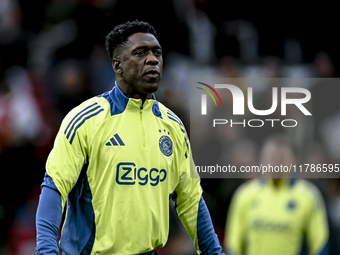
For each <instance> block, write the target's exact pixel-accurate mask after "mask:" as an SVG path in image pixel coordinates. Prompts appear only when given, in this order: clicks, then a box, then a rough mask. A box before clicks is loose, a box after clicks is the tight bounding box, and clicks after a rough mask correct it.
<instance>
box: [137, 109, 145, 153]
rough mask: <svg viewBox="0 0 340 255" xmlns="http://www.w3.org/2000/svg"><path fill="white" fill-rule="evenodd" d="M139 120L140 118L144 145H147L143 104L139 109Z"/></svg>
mask: <svg viewBox="0 0 340 255" xmlns="http://www.w3.org/2000/svg"><path fill="white" fill-rule="evenodd" d="M139 120H140V127H141V132H142V146H143V147H146V144H145V132H144V125H143V106H141V107H140V109H139Z"/></svg>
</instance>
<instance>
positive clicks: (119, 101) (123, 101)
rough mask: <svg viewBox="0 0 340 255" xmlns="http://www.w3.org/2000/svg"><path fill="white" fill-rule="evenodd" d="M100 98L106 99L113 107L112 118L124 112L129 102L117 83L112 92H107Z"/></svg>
mask: <svg viewBox="0 0 340 255" xmlns="http://www.w3.org/2000/svg"><path fill="white" fill-rule="evenodd" d="M100 97H104V98H105V99H106V100H107V101H108V102H109V104H110V107H111V116H112V115H116V114H120V113H122V112H124V111H125V108H126V105H127V104H128V102H129V98H128V97H127V96H125V95H124V93H123V91H121V89H120V88H119V87H118V85H117V83H116V86H114V87H113V89H112V90H111V91H108V92H105V93H104V94H102V95H100Z"/></svg>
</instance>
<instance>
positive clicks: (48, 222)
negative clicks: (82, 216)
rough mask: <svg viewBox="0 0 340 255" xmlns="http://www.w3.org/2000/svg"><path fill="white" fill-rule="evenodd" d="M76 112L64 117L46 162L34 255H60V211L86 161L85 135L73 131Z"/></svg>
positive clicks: (37, 217)
mask: <svg viewBox="0 0 340 255" xmlns="http://www.w3.org/2000/svg"><path fill="white" fill-rule="evenodd" d="M76 111H77V108H76V109H75V110H74V111H71V112H70V113H69V114H68V115H67V116H66V117H65V119H64V121H63V123H62V124H61V127H60V130H59V132H58V134H57V136H56V139H55V142H54V146H53V149H52V151H51V152H50V154H49V157H48V159H47V163H46V173H45V178H44V182H43V184H42V191H41V195H40V200H39V205H38V209H37V213H36V231H37V247H36V252H37V254H59V248H58V236H59V227H60V223H61V218H62V212H63V210H64V206H65V203H66V200H67V197H68V194H69V192H70V191H71V189H72V188H73V186H74V185H75V183H76V182H77V180H78V177H79V174H80V171H81V169H82V167H83V165H84V163H85V161H86V156H85V155H86V147H85V146H84V145H85V144H86V143H85V142H84V134H81V131H82V130H80V129H78V130H76V129H75V128H76V127H77V126H76V125H77V123H76V117H75V116H77V115H76V113H75V112H76ZM74 123H75V124H74Z"/></svg>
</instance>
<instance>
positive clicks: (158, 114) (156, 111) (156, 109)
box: [152, 97, 162, 119]
mask: <svg viewBox="0 0 340 255" xmlns="http://www.w3.org/2000/svg"><path fill="white" fill-rule="evenodd" d="M154 99H155V100H156V98H155V97H154ZM152 112H153V114H154V115H155V116H156V117H158V118H161V119H162V113H161V111H160V110H159V104H158V101H157V100H156V102H155V103H154V104H153V106H152Z"/></svg>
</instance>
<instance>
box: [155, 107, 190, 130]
mask: <svg viewBox="0 0 340 255" xmlns="http://www.w3.org/2000/svg"><path fill="white" fill-rule="evenodd" d="M158 105H159V110H160V111H161V113H162V118H163V119H164V120H166V121H167V122H169V123H171V124H173V125H175V126H179V127H181V128H182V129H185V127H184V124H183V122H182V120H181V119H180V118H179V117H178V116H177V114H175V113H174V112H173V111H172V110H170V109H169V108H168V107H166V106H165V105H164V104H162V103H161V102H158Z"/></svg>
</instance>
